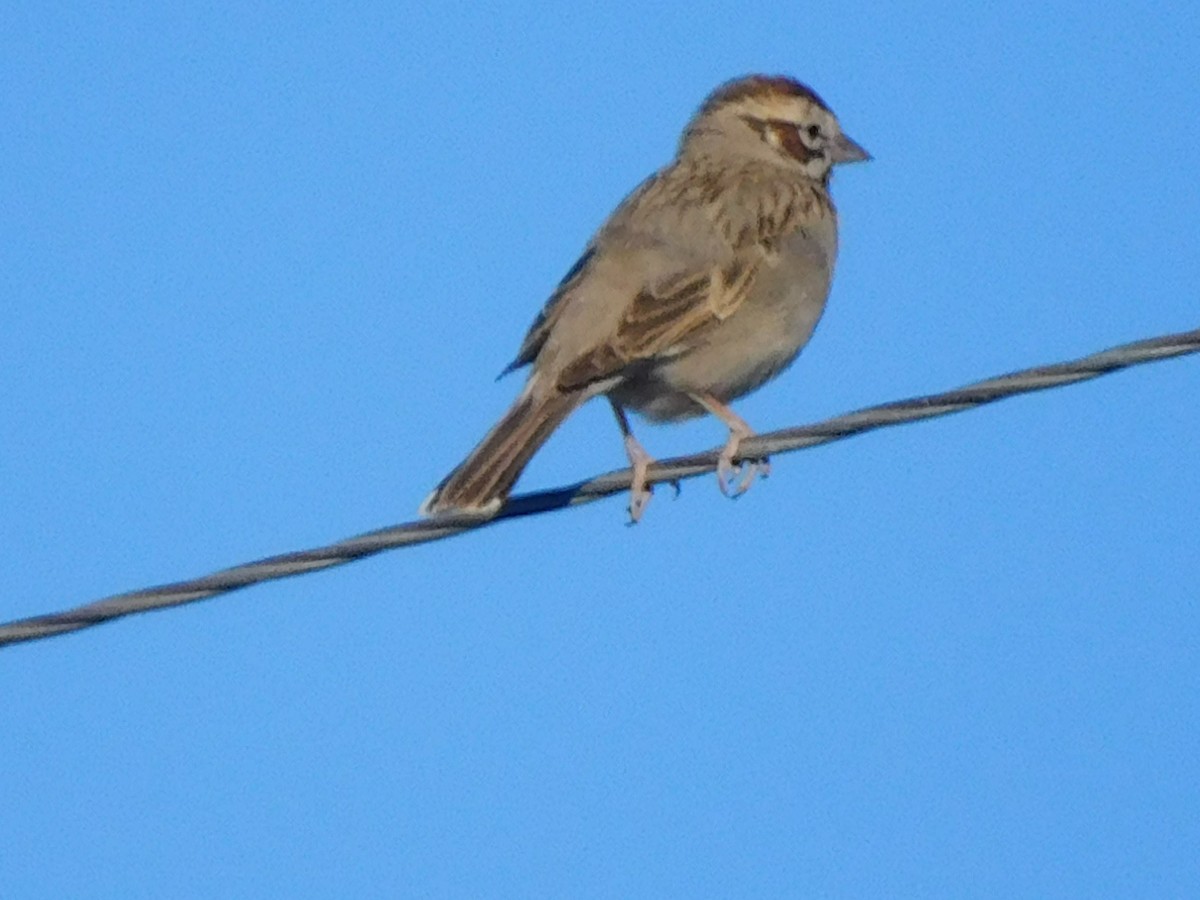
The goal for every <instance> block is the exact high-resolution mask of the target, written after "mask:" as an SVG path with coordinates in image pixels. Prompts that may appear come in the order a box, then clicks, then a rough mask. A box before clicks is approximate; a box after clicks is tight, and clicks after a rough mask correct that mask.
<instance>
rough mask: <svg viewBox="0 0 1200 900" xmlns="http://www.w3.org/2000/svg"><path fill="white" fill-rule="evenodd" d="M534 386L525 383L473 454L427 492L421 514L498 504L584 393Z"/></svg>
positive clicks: (483, 511)
mask: <svg viewBox="0 0 1200 900" xmlns="http://www.w3.org/2000/svg"><path fill="white" fill-rule="evenodd" d="M531 387H532V386H526V389H525V391H524V392H522V394H521V396H520V397H518V398H517V400H516V402H515V403H513V405H512V407H511V408H510V409H509V410H508V412H506V413H505V414H504V417H503V418H502V419H501V420H500V421H499V422H497V423H496V425H495V427H493V428H492V430H491V431H489V432H488V433H487V436H486V437H484V439H483V440H482V441H480V442H479V445H478V446H477V447H476V448H475V449H474V450H472V451H471V454H470V456H468V457H467V458H466V459H464V460H463V461H462V462H461V463H459V464H458V467H457V468H455V469H454V471H453V472H451V473H450V474H449V475H447V476H446V477H445V478H444V479H442V483H441V484H439V485H438V486H437V487H436V488H434V490H433V493H432V494H430V495H429V496H428V497H427V498H425V502H424V503H422V504H421V515H423V516H436V515H438V514H440V513H452V512H468V513H480V514H487V513H494V512H496V511H497V510H499V509H500V506H501V505H502V504H503V503H504V500H505V499H506V498H507V497H508V495H509V493H510V492H511V491H512V488H513V485H514V484H516V482H517V479H518V478H519V477H520V475H521V472H522V470H523V469H524V468H525V466H526V465H528V464H529V460H531V459H532V458H533V455H534V454H535V453H537V451H538V449H539V448H540V447H541V446H542V444H544V443H546V441H547V439H548V438H549V437H550V435H551V433H553V431H554V429H555V428H557V427H558V426H559V425H560V424H561V423H562V421H563V420H564V419H566V417H567V416H569V415H570V414H571V413H572V412H573V411H574V410H575V407H577V406H578V405H579V404H580V402H581V400H582V399H583V398H581V397H580V396H579V395H578V394H574V393H571V394H563V393H560V392H558V391H550V392H546V393H545V394H542V392H535V391H533V390H531Z"/></svg>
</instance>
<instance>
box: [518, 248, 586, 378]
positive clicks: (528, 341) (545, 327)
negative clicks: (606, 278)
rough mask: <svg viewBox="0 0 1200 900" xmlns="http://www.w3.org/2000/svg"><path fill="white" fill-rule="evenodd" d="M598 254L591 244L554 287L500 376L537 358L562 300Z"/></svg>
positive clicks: (552, 325)
mask: <svg viewBox="0 0 1200 900" xmlns="http://www.w3.org/2000/svg"><path fill="white" fill-rule="evenodd" d="M595 254H596V248H595V247H594V246H589V247H588V248H587V249H586V250H584V251H583V255H582V256H581V257H579V259H577V260H576V261H575V265H573V266H571V268H570V269H569V270H568V271H567V274H566V275H564V276H563V279H562V281H560V282H559V283H558V286H557V287H556V288H555V289H554V293H552V294H551V295H550V299H549V300H547V301H546V305H545V306H543V307H542V309H541V312H539V313H538V314H537V318H536V319H534V320H533V324H532V325H530V326H529V331H528V332H526V334H525V339H524V340H523V341H521V348H520V349H519V350H518V351H517V355H516V358H515V359H513V361H512V362H510V363H509V364H508V366H507V367H506V368H505V369H504V371H503V372H501V373H500V377H501V378H503V377H504V376H505V375H507V374H508V373H509V372H513V371H516V370H517V369H519V368H521V366H527V365H529V364H530V363H531V362H533V361H534V359H536V358H537V355H538V353H540V352H541V350H542V347H543V346H544V345H545V343H546V338H548V337H549V336H550V332H551V331H552V330H553V329H554V323H555V322H556V321H558V316H559V314H560V313H561V312H562V310H563V306H564V304H563V303H562V300H563V298H564V297H566V296H567V294H568V293H569V292H570V290H571V289H572V288H573V287H575V285H576V284H577V283H578V282H579V280H580V279H581V278H583V275H584V272H586V271H587V267H588V263H590V262H591V261H592V257H593V256H595Z"/></svg>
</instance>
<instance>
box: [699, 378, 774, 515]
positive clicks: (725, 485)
mask: <svg viewBox="0 0 1200 900" xmlns="http://www.w3.org/2000/svg"><path fill="white" fill-rule="evenodd" d="M692 399H693V400H695V401H696V402H697V403H699V404H700V405H701V406H703V407H704V408H705V409H707V410H708V411H709V412H710V413H712V414H713V415H714V416H716V417H717V418H718V419H720V420H721V421H722V422H724V423H725V426H726V427H727V428H728V429H729V440H728V441H726V442H725V449H724V450H722V451H721V457H720V459H719V460H718V461H717V486H718V487H720V488H721V493H722V494H724V495H725V496H726V497H740V496H741V495H742V494H744V493H746V491H747V490H749V488H750V485H751V484H753V483H754V478H755V476H757V475H762V477H763V478H766V477H767V476H768V475H770V474H771V463H770V461H769V460H767V459H743V460H738V458H737V452H738V447H739V446H740V445H741V443H742V441H743V440H745V439H746V438H748V437H752V436H753V435H754V429H752V428H751V427H750V426H749V425H747V424H746V420H745V419H743V418H742V417H741V416H739V415H738V414H737V413H735V412H734V411H733V410H732V409H730V408H729V407H728V406H726V405H725V404H724V403H722V402H721V401H720V400H718V399H717V398H716V397H713V396H712V395H711V394H692ZM739 474H740V475H741V480H739V481H738V483H737V485H736V486H735V485H734V484H733V481H734V479H735V478H737V476H738V475H739Z"/></svg>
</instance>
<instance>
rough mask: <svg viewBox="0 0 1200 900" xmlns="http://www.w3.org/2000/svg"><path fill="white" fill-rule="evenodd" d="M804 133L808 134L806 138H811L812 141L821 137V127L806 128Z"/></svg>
mask: <svg viewBox="0 0 1200 900" xmlns="http://www.w3.org/2000/svg"><path fill="white" fill-rule="evenodd" d="M805 131H807V132H808V136H809V137H810V138H812V139H813V140H814V141H815V140H816V139H817V138H819V137H820V136H821V126H820V125H809V126H808V128H806V129H805Z"/></svg>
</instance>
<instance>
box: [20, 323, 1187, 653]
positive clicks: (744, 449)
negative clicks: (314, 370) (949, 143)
mask: <svg viewBox="0 0 1200 900" xmlns="http://www.w3.org/2000/svg"><path fill="white" fill-rule="evenodd" d="M1198 351H1200V329H1197V330H1195V331H1186V332H1180V333H1179V334H1171V335H1165V336H1163V337H1158V338H1152V339H1150V340H1145V341H1138V342H1136V343H1132V344H1123V345H1121V346H1119V347H1113V348H1112V349H1110V350H1105V351H1102V352H1100V353H1095V354H1093V355H1091V356H1085V357H1083V358H1082V359H1077V360H1075V361H1073V362H1065V363H1058V364H1055V365H1049V366H1039V367H1037V368H1033V369H1024V370H1022V371H1019V372H1013V373H1011V374H1008V375H1001V376H999V377H998V378H989V379H987V380H986V381H980V382H976V383H975V384H971V385H967V386H966V387H962V388H959V389H957V390H953V391H947V392H946V393H942V394H931V395H929V396H925V397H914V398H912V399H909V400H898V401H896V402H894V403H885V404H882V405H881V406H872V407H869V408H867V409H860V410H858V411H856V412H851V413H847V414H846V415H843V416H838V417H836V418H833V419H827V420H826V421H824V422H818V423H816V424H813V425H805V426H802V427H799V428H785V429H783V430H781V431H773V432H770V433H767V434H761V435H758V436H756V437H754V438H752V439H748V440H746V441H744V442H743V443H742V445H741V447H740V448H739V449H740V455H741V456H743V457H744V458H747V459H755V458H761V457H766V456H774V455H778V454H780V453H790V452H792V451H794V450H801V449H804V448H806V447H815V446H817V445H819V444H827V443H829V442H831V441H838V440H842V439H843V438H848V437H851V436H853V435H856V434H861V433H862V432H864V431H872V430H874V429H876V428H885V427H889V426H892V425H902V424H904V423H906V422H915V421H919V420H921V419H931V418H934V417H935V416H945V415H949V414H951V413H956V412H962V411H964V410H967V409H972V408H974V407H977V406H983V405H984V404H986V403H994V402H995V401H997V400H1003V399H1004V398H1006V397H1013V396H1016V395H1017V394H1025V393H1029V392H1031V391H1041V390H1046V389H1047V388H1053V387H1061V386H1063V385H1067V384H1074V383H1075V382H1078V381H1086V380H1088V379H1090V378H1096V377H1098V376H1100V375H1105V374H1107V373H1109V372H1115V371H1117V370H1119V369H1124V368H1127V367H1129V366H1135V365H1140V364H1142V363H1148V362H1154V361H1156V360H1161V359H1170V358H1172V357H1176V356H1184V355H1186V354H1189V353H1196V352H1198ZM718 455H719V451H718V450H711V451H708V452H706V453H699V454H695V455H692V456H680V457H676V458H674V459H668V460H662V461H661V462H659V463H657V464H655V465H653V466H651V468H650V473H649V481H650V483H651V484H660V483H662V482H675V481H680V480H682V479H685V478H694V477H696V476H697V475H703V474H705V473H708V472H711V471H713V470H714V469H715V468H716V465H717V457H718ZM630 478H631V472H630V470H629V469H620V470H617V471H613V472H609V473H607V474H605V475H600V476H598V477H596V478H592V479H590V480H588V481H582V482H579V483H578V484H574V485H569V486H567V487H561V488H556V489H553V490H548V491H538V492H536V493H531V494H521V495H518V496H515V497H512V498H511V499H510V500H509V501H508V503H507V504H505V506H504V508H503V509H501V510H500V512H499V513H497V514H496V515H495V516H493V517H491V518H489V519H483V520H481V519H479V518H477V517H469V516H453V517H444V518H441V517H439V518H438V519H427V520H422V521H417V522H408V523H405V524H403V525H395V526H392V527H390V528H382V529H380V530H378V531H371V532H368V533H366V534H362V535H358V536H357V537H352V538H348V539H347V540H344V541H339V542H337V543H336V544H330V545H329V546H326V547H317V548H314V549H312V550H300V551H298V552H295V553H284V554H282V555H280V556H271V557H268V558H266V559H260V560H258V561H257V562H251V563H246V564H245V565H240V566H234V567H233V568H231V569H224V570H222V571H220V572H214V573H213V574H211V575H205V576H203V577H201V578H196V579H193V580H190V581H178V582H175V583H173V584H164V585H160V586H159V587H152V588H145V589H144V590H140V591H131V592H129V593H127V594H117V595H115V596H112V597H107V598H105V599H103V600H98V601H96V602H95V603H88V604H86V605H85V606H79V607H76V608H75V609H70V610H66V611H65V612H60V613H50V614H48V615H41V616H33V617H31V618H28V619H19V620H16V621H13V622H8V623H5V624H0V647H2V646H5V645H7V644H16V643H20V642H23V641H32V640H36V639H38V638H44V637H50V636H53V635H58V634H65V633H67V632H71V631H79V630H80V629H83V628H90V627H91V626H93V625H99V624H101V623H102V622H108V621H111V620H112V619H118V618H120V617H121V616H127V615H130V614H132V613H139V612H147V611H149V610H154V609H164V608H166V607H169V606H178V605H180V604H183V603H194V602H195V601H197V600H205V599H207V598H209V597H215V596H217V595H219V594H227V593H229V592H230V591H236V590H238V589H239V588H244V587H249V586H250V585H252V584H259V583H260V582H264V581H273V580H275V579H278V578H287V577H289V576H291V575H301V574H303V573H305V572H315V571H317V570H319V569H328V568H332V567H333V566H340V565H344V564H345V563H348V562H353V561H354V560H357V559H363V558H364V557H367V556H373V555H374V554H376V553H382V552H383V551H385V550H392V549H395V548H397V547H406V546H409V545H410V544H421V543H425V542H426V541H436V540H441V539H442V538H447V537H451V536H452V535H456V534H462V533H463V532H465V531H471V530H474V529H476V528H483V527H485V526H487V525H494V524H496V523H497V522H500V521H503V520H505V519H514V518H517V517H519V516H532V515H538V514H540V513H546V512H552V511H554V510H559V509H565V508H566V507H568V506H578V505H580V504H583V503H591V502H593V501H595V500H599V499H601V498H603V497H608V496H611V495H612V494H618V493H622V492H624V491H626V490H628V489H629V485H630Z"/></svg>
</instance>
